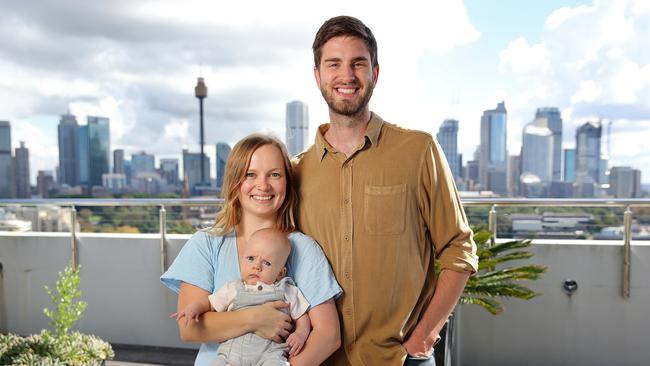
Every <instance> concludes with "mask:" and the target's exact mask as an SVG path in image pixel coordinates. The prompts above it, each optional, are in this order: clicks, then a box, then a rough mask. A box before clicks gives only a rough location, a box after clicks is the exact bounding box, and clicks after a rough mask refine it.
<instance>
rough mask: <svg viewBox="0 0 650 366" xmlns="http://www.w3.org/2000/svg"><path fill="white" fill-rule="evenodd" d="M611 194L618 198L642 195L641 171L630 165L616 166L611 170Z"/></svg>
mask: <svg viewBox="0 0 650 366" xmlns="http://www.w3.org/2000/svg"><path fill="white" fill-rule="evenodd" d="M609 194H611V195H613V196H614V197H616V198H639V197H641V171H640V170H638V169H632V168H630V167H629V166H615V167H612V169H611V170H610V175H609Z"/></svg>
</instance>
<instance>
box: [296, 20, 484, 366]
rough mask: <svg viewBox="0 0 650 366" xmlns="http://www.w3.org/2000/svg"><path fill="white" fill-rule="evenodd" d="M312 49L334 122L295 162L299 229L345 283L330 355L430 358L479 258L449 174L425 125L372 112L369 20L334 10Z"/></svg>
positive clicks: (386, 361) (374, 71) (356, 361)
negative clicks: (337, 341)
mask: <svg viewBox="0 0 650 366" xmlns="http://www.w3.org/2000/svg"><path fill="white" fill-rule="evenodd" d="M313 51H314V62H315V67H314V75H315V77H316V82H317V83H318V86H319V88H320V90H321V93H322V94H323V98H324V99H325V101H326V102H327V105H328V106H329V116H330V123H329V124H324V125H322V126H320V127H319V129H318V133H317V136H316V142H315V144H314V145H312V146H311V147H310V148H309V149H307V150H306V151H305V152H303V153H302V154H300V155H299V156H298V157H297V158H296V161H295V168H296V177H297V180H298V184H299V187H300V188H299V189H300V196H301V197H300V199H301V201H300V211H299V220H298V221H299V226H300V229H301V230H302V231H304V232H305V233H306V234H308V235H311V236H313V237H314V238H315V239H316V240H317V241H318V242H319V243H320V244H321V246H322V247H323V250H324V252H325V254H326V255H327V257H328V259H329V260H330V262H331V264H332V267H333V268H334V272H335V274H336V277H337V279H338V281H339V283H340V284H341V286H342V287H343V290H344V293H343V295H342V296H341V297H340V298H339V299H338V300H337V308H338V310H339V316H340V318H341V324H342V335H343V336H342V339H343V341H342V346H341V348H340V349H339V350H338V351H337V352H336V353H334V355H332V357H330V358H329V359H328V361H327V362H326V363H327V364H330V365H337V366H338V365H368V366H370V365H373V366H374V365H403V364H405V365H416V364H418V365H433V364H434V361H433V358H432V357H431V356H432V353H433V346H434V345H435V343H436V342H437V340H438V339H439V338H440V337H439V335H438V333H439V332H440V330H441V328H442V326H443V325H444V323H445V321H446V320H447V318H448V317H449V314H450V313H451V311H452V310H453V308H454V306H455V305H456V303H457V302H458V299H459V297H460V295H461V294H462V291H463V288H464V287H465V284H466V282H467V279H468V277H469V275H470V274H471V273H473V272H475V271H476V269H477V265H478V259H477V257H476V254H475V253H476V246H475V244H474V243H473V241H472V239H471V236H472V232H471V230H470V228H469V226H468V224H467V218H466V217H465V214H464V211H463V208H462V206H461V203H460V199H459V197H458V192H457V191H456V187H455V185H454V183H453V179H452V175H451V172H450V170H449V167H448V165H447V163H446V161H445V158H444V155H443V154H442V151H441V149H440V147H439V146H438V144H437V143H436V142H435V141H434V140H433V139H432V138H431V136H430V135H428V134H426V133H424V132H419V131H409V130H405V129H402V128H399V127H397V126H395V125H392V124H389V123H387V122H384V121H383V120H382V119H381V117H379V116H378V115H377V114H374V113H372V112H370V109H369V107H368V102H369V100H370V97H371V96H372V91H373V89H374V87H375V84H376V83H377V78H378V76H379V64H378V62H377V43H376V41H375V38H374V36H373V34H372V32H371V31H370V29H369V28H368V27H366V26H365V25H364V24H363V23H362V22H361V21H360V20H358V19H356V18H352V17H347V16H340V17H335V18H332V19H330V20H328V21H326V22H325V23H324V24H323V25H322V27H321V28H320V30H319V31H318V33H317V34H316V38H315V40H314V44H313ZM435 261H438V262H439V263H440V265H441V268H442V272H441V274H440V277H439V278H438V279H437V281H436V278H435V271H434V262H435ZM434 288H435V291H434ZM407 355H409V357H408V358H407ZM405 361H406V363H405Z"/></svg>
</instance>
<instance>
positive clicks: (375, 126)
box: [315, 112, 384, 161]
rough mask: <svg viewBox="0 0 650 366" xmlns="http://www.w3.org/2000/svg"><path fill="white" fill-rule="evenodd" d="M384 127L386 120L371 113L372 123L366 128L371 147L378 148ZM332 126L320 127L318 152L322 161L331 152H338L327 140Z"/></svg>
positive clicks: (317, 138)
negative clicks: (327, 133) (326, 136)
mask: <svg viewBox="0 0 650 366" xmlns="http://www.w3.org/2000/svg"><path fill="white" fill-rule="evenodd" d="M383 125H384V120H383V119H382V118H381V117H379V116H378V115H377V114H376V113H374V112H370V121H368V126H367V127H366V134H365V137H366V140H367V141H370V146H371V147H372V146H377V144H378V143H379V135H380V133H381V128H382V126H383ZM329 128H330V124H329V123H325V124H322V125H320V126H319V127H318V131H317V132H316V142H315V145H316V151H318V154H319V159H320V160H321V161H322V160H323V158H324V157H325V154H327V153H328V152H329V151H336V149H334V148H333V147H332V145H330V143H329V142H327V140H326V139H325V133H326V132H327V130H329Z"/></svg>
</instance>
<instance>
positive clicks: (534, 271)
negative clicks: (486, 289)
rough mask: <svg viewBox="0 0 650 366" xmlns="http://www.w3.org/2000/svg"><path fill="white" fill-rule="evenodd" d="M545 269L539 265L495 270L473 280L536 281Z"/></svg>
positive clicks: (478, 275) (476, 276) (479, 275)
mask: <svg viewBox="0 0 650 366" xmlns="http://www.w3.org/2000/svg"><path fill="white" fill-rule="evenodd" d="M546 270H547V268H546V267H545V266H542V265H539V264H530V265H527V266H519V267H511V268H504V269H497V270H494V271H491V272H487V273H481V274H477V275H475V276H474V277H475V279H476V280H479V281H484V282H494V281H514V280H537V279H539V278H540V277H541V275H542V274H543V273H544V272H546Z"/></svg>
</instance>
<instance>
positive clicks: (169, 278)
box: [160, 231, 219, 293]
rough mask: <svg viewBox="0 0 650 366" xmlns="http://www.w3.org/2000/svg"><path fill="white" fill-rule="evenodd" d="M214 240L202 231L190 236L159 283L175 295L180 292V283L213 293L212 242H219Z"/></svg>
mask: <svg viewBox="0 0 650 366" xmlns="http://www.w3.org/2000/svg"><path fill="white" fill-rule="evenodd" d="M215 239H216V238H215V237H210V235H209V234H208V233H206V232H203V231H199V232H197V233H195V234H194V235H192V237H191V238H190V240H188V241H187V243H185V245H183V248H182V249H181V251H180V253H178V256H177V257H176V259H174V262H173V263H172V265H171V266H169V269H168V270H167V272H165V273H164V274H163V275H162V276H161V277H160V281H162V283H163V284H164V285H165V286H167V287H169V288H170V289H171V290H172V291H174V292H176V293H178V292H179V291H180V286H181V282H185V283H189V284H191V285H194V286H197V287H199V288H201V289H203V290H205V291H207V292H210V293H212V292H214V271H215V266H214V263H213V253H214V247H213V246H214V242H219V241H218V240H215Z"/></svg>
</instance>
